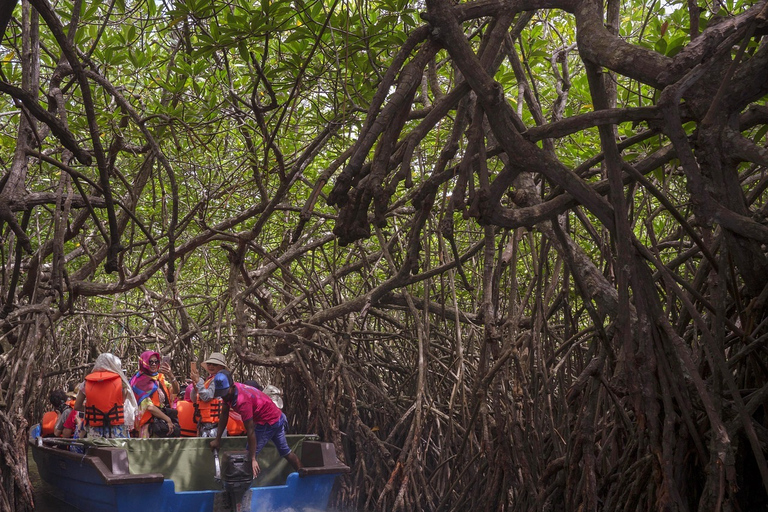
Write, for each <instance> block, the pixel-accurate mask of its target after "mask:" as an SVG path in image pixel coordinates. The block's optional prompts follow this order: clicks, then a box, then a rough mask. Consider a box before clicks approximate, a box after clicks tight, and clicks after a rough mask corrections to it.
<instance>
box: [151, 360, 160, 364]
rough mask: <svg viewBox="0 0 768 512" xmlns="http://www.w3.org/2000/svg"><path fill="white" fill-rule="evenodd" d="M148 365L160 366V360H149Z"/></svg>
mask: <svg viewBox="0 0 768 512" xmlns="http://www.w3.org/2000/svg"><path fill="white" fill-rule="evenodd" d="M149 364H160V360H159V359H150V360H149Z"/></svg>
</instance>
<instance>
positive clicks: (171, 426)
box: [165, 420, 173, 434]
mask: <svg viewBox="0 0 768 512" xmlns="http://www.w3.org/2000/svg"><path fill="white" fill-rule="evenodd" d="M165 423H166V424H167V425H168V433H169V434H170V433H171V432H173V422H172V421H171V420H165Z"/></svg>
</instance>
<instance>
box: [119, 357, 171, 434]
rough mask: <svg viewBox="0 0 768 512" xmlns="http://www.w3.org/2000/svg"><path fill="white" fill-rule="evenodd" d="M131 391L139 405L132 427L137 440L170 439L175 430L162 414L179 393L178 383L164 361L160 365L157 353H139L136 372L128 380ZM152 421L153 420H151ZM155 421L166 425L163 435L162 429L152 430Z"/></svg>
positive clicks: (168, 418)
mask: <svg viewBox="0 0 768 512" xmlns="http://www.w3.org/2000/svg"><path fill="white" fill-rule="evenodd" d="M169 382H170V386H169V385H168V383H169ZM131 388H133V393H134V395H135V396H136V402H138V404H139V414H140V419H139V423H138V425H137V426H136V428H137V430H138V431H139V437H142V438H148V437H173V434H174V431H175V430H176V427H175V424H174V422H173V420H172V419H171V417H170V416H169V415H168V414H167V412H166V411H170V405H171V399H172V397H173V396H174V395H175V394H177V393H178V392H179V383H178V381H177V380H176V377H174V376H173V373H172V372H171V365H170V364H169V363H168V361H162V363H161V358H160V354H159V353H158V352H155V351H154V350H146V351H144V352H142V354H141V356H139V371H138V372H136V374H135V375H134V376H133V377H132V378H131ZM171 393H173V394H171ZM153 418H156V419H155V420H154V421H151V420H152V419H153ZM158 421H160V422H163V423H164V424H165V426H167V428H168V430H167V432H166V431H165V428H158V427H154V428H152V425H153V424H154V423H155V422H158Z"/></svg>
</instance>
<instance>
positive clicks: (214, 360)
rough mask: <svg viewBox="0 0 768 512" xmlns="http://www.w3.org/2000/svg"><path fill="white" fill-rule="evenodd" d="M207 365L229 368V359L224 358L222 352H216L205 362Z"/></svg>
mask: <svg viewBox="0 0 768 512" xmlns="http://www.w3.org/2000/svg"><path fill="white" fill-rule="evenodd" d="M203 362H204V363H205V364H209V363H210V364H220V365H221V366H223V367H224V368H229V366H228V365H227V358H226V357H224V354H222V353H221V352H214V353H213V354H211V355H210V356H208V359H206V360H205V361H203Z"/></svg>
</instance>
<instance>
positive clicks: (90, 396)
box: [74, 352, 139, 438]
mask: <svg viewBox="0 0 768 512" xmlns="http://www.w3.org/2000/svg"><path fill="white" fill-rule="evenodd" d="M74 409H75V410H76V411H82V412H84V419H83V423H84V425H85V434H86V436H87V437H107V438H115V437H117V438H127V437H130V432H131V429H132V428H133V425H134V422H135V419H136V413H137V411H138V409H139V408H138V404H137V403H136V398H135V397H134V396H133V391H132V390H131V385H130V384H129V383H128V377H126V376H125V372H123V367H122V363H121V361H120V358H119V357H117V356H116V355H114V354H110V353H108V352H106V353H104V354H101V355H99V357H97V358H96V362H95V363H94V365H93V370H91V373H89V374H88V375H86V376H85V382H83V383H82V384H80V391H78V393H77V399H76V400H75V407H74Z"/></svg>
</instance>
